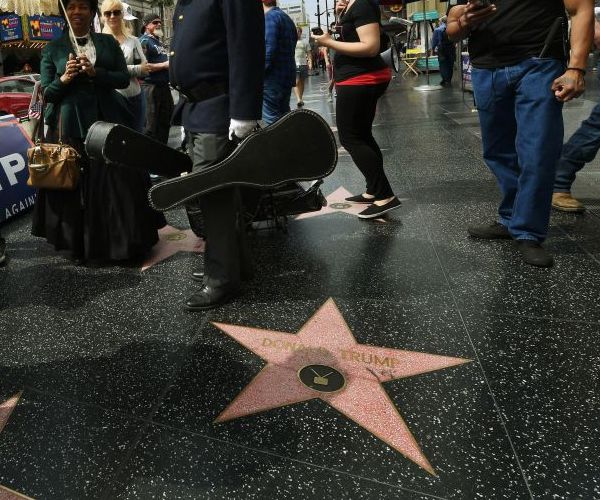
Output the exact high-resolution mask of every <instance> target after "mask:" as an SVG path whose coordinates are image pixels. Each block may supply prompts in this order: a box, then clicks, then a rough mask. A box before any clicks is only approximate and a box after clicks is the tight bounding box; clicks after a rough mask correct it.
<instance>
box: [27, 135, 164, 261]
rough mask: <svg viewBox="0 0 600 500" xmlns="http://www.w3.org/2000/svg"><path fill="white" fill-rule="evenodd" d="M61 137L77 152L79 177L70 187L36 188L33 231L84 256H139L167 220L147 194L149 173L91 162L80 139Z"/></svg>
mask: <svg viewBox="0 0 600 500" xmlns="http://www.w3.org/2000/svg"><path fill="white" fill-rule="evenodd" d="M63 141H64V142H66V143H67V144H70V145H71V146H73V147H74V148H75V149H76V150H77V151H78V152H79V154H80V155H81V157H82V159H81V162H82V167H83V168H82V176H81V178H80V181H79V186H78V187H77V189H76V190H74V191H54V190H48V189H40V190H38V195H37V199H36V203H35V207H34V211H33V224H32V231H31V232H32V234H33V235H34V236H40V237H42V238H46V240H47V241H48V243H50V244H52V245H54V248H55V249H56V250H66V251H68V252H69V254H70V256H71V258H73V259H78V260H85V261H96V262H98V261H123V260H136V259H141V258H143V257H144V256H145V255H146V254H147V253H148V252H149V250H150V249H151V248H152V246H154V245H155V244H156V243H157V241H158V231H157V230H158V228H160V227H162V226H164V225H165V224H166V221H165V219H164V216H163V215H162V214H159V213H157V212H156V211H154V210H153V209H152V208H151V207H150V205H149V203H148V198H147V192H148V188H149V186H150V177H149V175H148V173H147V172H143V171H141V170H138V169H132V168H126V167H121V166H119V167H116V166H115V167H113V166H110V165H105V164H103V163H98V162H95V161H90V160H89V158H88V157H87V155H86V153H85V149H84V145H83V140H82V139H80V138H75V139H65V138H63Z"/></svg>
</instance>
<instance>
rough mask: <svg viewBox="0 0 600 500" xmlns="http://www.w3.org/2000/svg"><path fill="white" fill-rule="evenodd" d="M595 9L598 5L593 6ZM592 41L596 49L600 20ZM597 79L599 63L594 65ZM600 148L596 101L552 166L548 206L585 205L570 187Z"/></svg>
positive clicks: (571, 208) (574, 208)
mask: <svg viewBox="0 0 600 500" xmlns="http://www.w3.org/2000/svg"><path fill="white" fill-rule="evenodd" d="M596 10H598V7H596ZM594 43H595V45H596V48H600V23H599V22H598V19H596V23H595V28H594ZM598 77H599V78H600V64H599V65H598ZM599 149H600V104H596V106H595V107H594V109H593V110H592V113H591V114H590V116H589V118H588V119H587V120H585V121H584V122H582V123H581V126H580V127H579V129H578V130H577V131H576V132H575V133H574V134H573V135H572V136H571V138H570V139H569V140H568V141H567V142H566V144H565V145H564V146H563V150H562V154H561V157H560V160H559V161H558V165H557V166H556V179H555V180H554V194H553V195H552V208H554V209H556V210H560V211H561V212H571V213H581V212H584V211H585V206H584V205H583V204H582V203H581V202H580V201H579V200H577V199H575V198H573V196H572V195H571V186H572V185H573V182H575V177H576V175H577V172H579V171H580V170H581V169H582V168H583V167H584V166H585V164H586V163H589V162H591V161H592V160H593V159H594V158H595V157H596V154H598V150H599Z"/></svg>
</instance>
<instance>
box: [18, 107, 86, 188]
mask: <svg viewBox="0 0 600 500" xmlns="http://www.w3.org/2000/svg"><path fill="white" fill-rule="evenodd" d="M43 108H44V103H42V116H41V118H40V121H39V124H38V134H37V139H36V144H35V146H34V147H32V148H29V149H28V150H27V160H28V163H29V179H27V184H28V185H29V186H33V187H35V188H42V189H60V190H71V191H72V190H74V189H75V188H76V187H77V183H78V182H79V174H80V166H79V159H80V158H81V156H80V155H79V153H78V152H77V151H76V150H75V148H74V147H72V146H69V145H67V144H63V142H62V131H61V128H62V126H61V125H62V124H61V121H60V119H59V121H58V144H50V143H48V142H44V113H43Z"/></svg>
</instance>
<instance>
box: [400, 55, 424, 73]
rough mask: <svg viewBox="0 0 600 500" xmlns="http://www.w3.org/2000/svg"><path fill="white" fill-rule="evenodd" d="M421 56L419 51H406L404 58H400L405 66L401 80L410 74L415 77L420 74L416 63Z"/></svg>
mask: <svg viewBox="0 0 600 500" xmlns="http://www.w3.org/2000/svg"><path fill="white" fill-rule="evenodd" d="M422 55H423V52H421V49H406V54H404V57H403V58H402V61H403V62H404V64H406V69H405V70H404V73H402V78H406V75H407V74H408V73H410V72H412V73H414V74H415V76H419V73H421V72H420V71H419V69H418V68H417V63H418V62H419V59H420V58H421V56H422Z"/></svg>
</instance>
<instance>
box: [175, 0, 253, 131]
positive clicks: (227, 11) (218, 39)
mask: <svg viewBox="0 0 600 500" xmlns="http://www.w3.org/2000/svg"><path fill="white" fill-rule="evenodd" d="M173 30H174V33H173V39H172V42H171V53H170V54H169V72H170V78H171V84H173V85H175V86H177V87H178V88H182V89H194V88H196V87H197V86H198V85H200V84H202V83H224V84H227V85H228V89H229V90H228V93H227V94H224V95H221V96H218V97H214V98H212V99H207V100H206V101H202V102H200V103H181V104H180V105H179V106H178V108H177V109H176V111H175V113H176V119H177V121H179V120H181V121H182V123H183V126H184V127H185V128H186V129H187V130H189V131H191V132H200V133H202V132H203V133H213V134H223V133H227V131H228V129H229V120H230V118H237V119H239V120H259V119H260V118H261V115H262V92H263V79H264V68H265V19H264V13H263V8H262V2H261V1H260V0H202V1H198V0H179V1H178V2H177V6H176V7H175V12H174V15H173Z"/></svg>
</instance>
